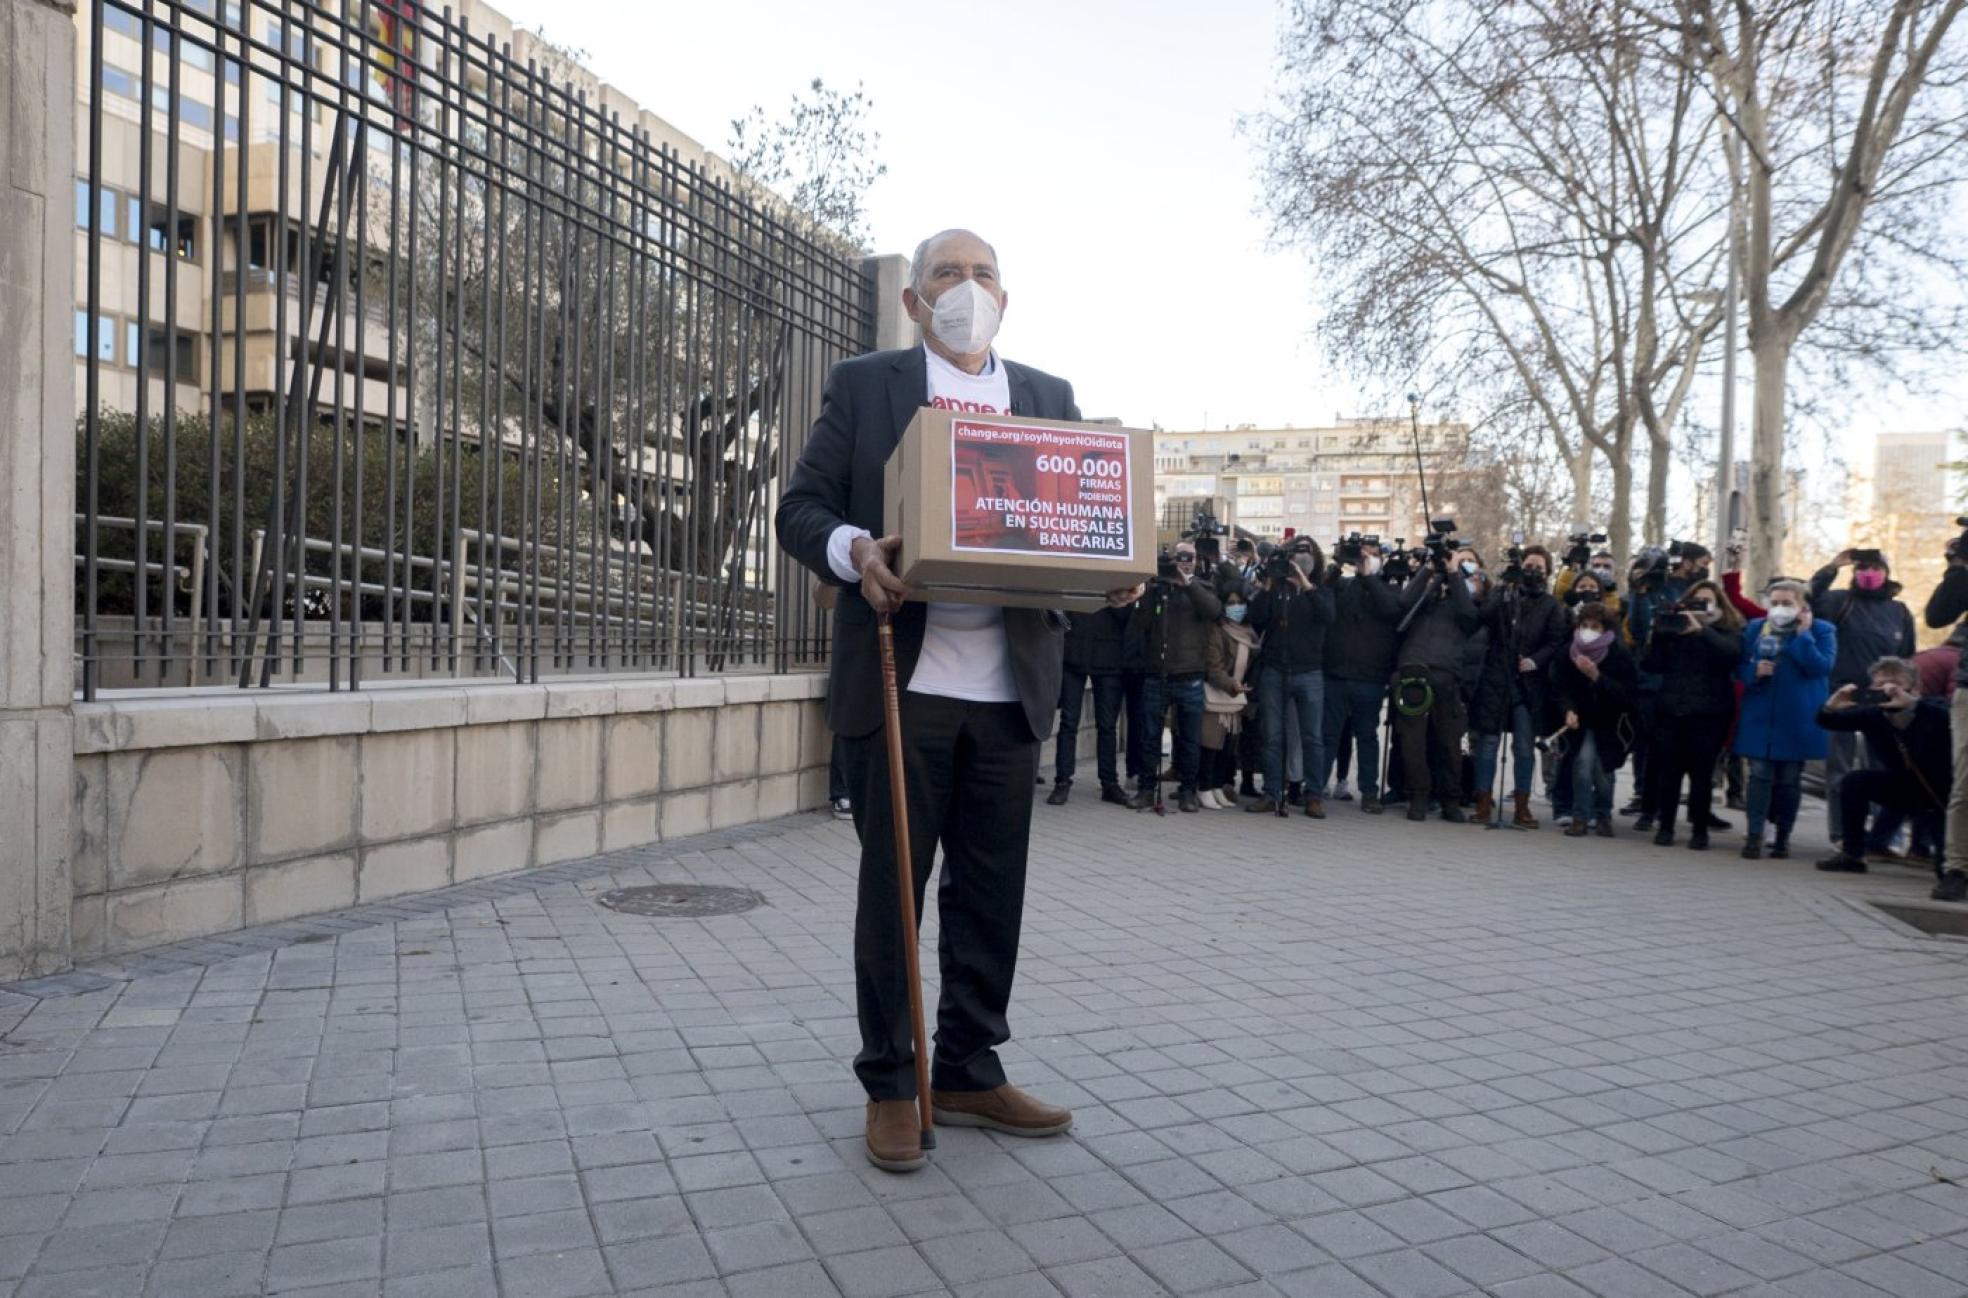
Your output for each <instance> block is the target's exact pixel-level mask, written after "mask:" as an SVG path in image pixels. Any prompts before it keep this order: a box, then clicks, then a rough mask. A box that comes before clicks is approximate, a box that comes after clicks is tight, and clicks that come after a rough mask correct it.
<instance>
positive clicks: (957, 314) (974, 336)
mask: <svg viewBox="0 0 1968 1298" xmlns="http://www.w3.org/2000/svg"><path fill="white" fill-rule="evenodd" d="M929 310H930V321H929V331H930V333H932V334H934V335H935V336H936V341H938V342H940V343H942V344H943V345H944V346H945V347H948V348H949V349H950V350H951V351H953V352H955V353H956V354H957V355H959V356H975V355H977V353H979V352H981V351H983V350H984V349H985V348H986V347H989V346H990V345H991V340H992V339H993V338H996V337H997V336H998V321H999V320H1000V319H1001V318H1002V315H1003V313H1002V311H1001V310H1000V309H999V307H998V300H997V299H996V298H994V297H992V296H991V294H990V291H989V290H988V289H986V288H985V287H984V286H983V285H982V284H979V283H978V282H977V281H976V280H974V279H967V280H964V281H962V282H961V283H957V284H952V285H951V286H950V287H949V288H946V289H944V290H943V295H942V296H941V297H939V298H937V299H936V301H935V302H934V303H932V304H930V308H929Z"/></svg>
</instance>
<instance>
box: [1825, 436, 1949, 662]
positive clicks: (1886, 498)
mask: <svg viewBox="0 0 1968 1298" xmlns="http://www.w3.org/2000/svg"><path fill="white" fill-rule="evenodd" d="M1954 458H1955V455H1954V451H1953V437H1952V435H1951V434H1949V433H1945V432H1927V433H1880V434H1879V435H1878V436H1877V437H1876V438H1875V439H1874V442H1873V452H1872V466H1871V469H1870V471H1869V472H1861V473H1855V474H1854V475H1853V476H1852V490H1851V495H1850V498H1849V501H1848V507H1847V513H1848V516H1849V518H1850V519H1851V543H1852V544H1853V545H1863V546H1872V547H1876V548H1877V549H1880V550H1882V551H1884V552H1885V554H1886V557H1887V559H1888V560H1889V561H1891V563H1892V565H1893V577H1894V579H1895V580H1897V581H1898V582H1899V583H1900V584H1901V585H1902V586H1904V587H1905V588H1906V590H1905V593H1904V595H1903V596H1902V598H1903V599H1905V600H1906V601H1907V603H1908V604H1909V605H1910V606H1911V607H1912V608H1913V609H1914V612H1915V615H1916V620H1919V619H1918V614H1919V611H1920V608H1921V606H1922V605H1923V604H1925V602H1926V599H1927V596H1928V594H1929V593H1930V592H1931V591H1932V590H1933V589H1934V587H1935V586H1936V585H1937V584H1938V583H1939V582H1940V579H1941V573H1942V571H1943V570H1944V569H1945V568H1946V567H1947V559H1946V557H1945V549H1946V546H1947V543H1948V541H1949V540H1950V539H1951V538H1953V537H1954V536H1955V535H1956V534H1957V533H1959V531H1960V530H1961V529H1959V528H1957V527H1956V526H1955V525H1954V520H1955V517H1956V516H1957V515H1958V514H1960V513H1961V512H1962V511H1961V510H1960V509H1959V508H1958V507H1957V504H1956V498H1955V493H1954V490H1953V486H1952V481H1951V477H1952V475H1951V472H1950V470H1949V469H1948V467H1947V466H1948V464H1949V463H1950V462H1951V461H1952V460H1954ZM1920 634H1921V643H1922V644H1923V645H1928V644H1937V643H1939V642H1940V641H1941V640H1943V639H1945V638H1946V636H1947V631H1946V630H1945V629H1943V630H1939V631H1930V630H1929V629H1927V627H1926V626H1925V625H1924V623H1923V624H1922V626H1921V629H1920Z"/></svg>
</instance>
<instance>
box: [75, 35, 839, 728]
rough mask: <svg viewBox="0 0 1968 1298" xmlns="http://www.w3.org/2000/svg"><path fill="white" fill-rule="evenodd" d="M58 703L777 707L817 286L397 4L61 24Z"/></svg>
mask: <svg viewBox="0 0 1968 1298" xmlns="http://www.w3.org/2000/svg"><path fill="white" fill-rule="evenodd" d="M82 27H83V31H82V38H83V42H84V46H85V48H86V51H87V59H88V72H87V79H86V82H85V84H84V87H83V97H84V103H83V105H82V108H81V111H82V112H83V113H85V114H86V117H85V125H86V154H85V161H84V163H83V167H84V169H83V172H82V174H81V175H80V176H79V177H78V179H77V183H76V223H77V231H78V234H77V237H78V240H79V241H80V245H81V248H82V250H83V254H84V260H85V264H86V267H87V272H86V273H87V281H86V287H85V289H84V300H83V301H82V302H81V303H79V304H78V308H77V311H76V363H77V365H78V367H79V371H80V373H79V386H80V387H81V389H82V391H83V393H84V401H83V411H82V413H81V415H80V417H79V418H78V421H77V436H78V438H79V444H78V466H79V480H78V483H77V488H78V491H77V502H78V503H77V509H78V514H77V559H76V562H77V565H78V577H79V580H78V582H77V602H78V608H77V649H78V654H79V658H80V662H81V670H82V688H83V691H84V693H85V695H86V696H88V697H93V696H94V695H95V693H96V691H97V690H98V689H99V688H107V687H115V686H130V685H141V686H157V685H187V684H199V683H209V682H217V681H237V682H238V683H239V684H240V685H242V686H243V685H250V684H254V683H258V684H261V685H266V684H270V683H274V682H276V681H281V682H289V681H306V682H318V683H320V684H321V685H324V686H326V687H327V688H330V689H340V688H355V687H358V686H360V684H361V683H362V682H363V681H364V680H365V678H370V677H373V676H375V675H378V674H388V675H390V676H402V677H412V676H446V677H451V676H457V677H471V676H483V677H502V678H504V679H509V680H519V681H530V680H537V679H539V678H541V677H542V676H543V675H547V674H553V673H566V672H595V671H611V670H632V671H658V672H662V671H675V672H681V673H686V674H688V673H694V672H698V671H725V670H734V669H745V668H771V669H775V670H786V669H788V668H792V667H796V666H799V665H803V664H812V663H817V662H819V661H822V660H824V657H825V654H826V645H827V638H826V630H827V628H826V626H825V615H824V614H823V613H822V612H821V611H820V610H819V609H817V608H816V607H815V605H814V603H813V598H812V591H811V588H810V583H809V582H808V581H806V580H804V579H802V577H801V576H800V574H799V570H798V569H797V568H796V567H795V566H794V565H793V564H792V563H791V562H790V561H789V560H788V559H787V558H786V557H785V556H783V555H782V554H781V553H780V552H779V550H778V548H777V546H776V544H775V542H774V540H773V538H772V534H771V517H772V512H773V506H774V504H775V502H776V496H777V491H778V490H779V488H780V486H781V484H783V482H784V481H785V479H786V478H787V476H788V475H789V473H790V471H791V467H792V464H793V462H794V460H795V459H796V458H797V456H798V454H799V451H800V447H801V444H802V442H803V440H804V437H805V430H806V428H807V427H808V426H809V425H810V423H811V421H812V418H813V416H814V414H815V413H816V411H817V407H818V402H819V391H820V386H821V382H822V380H823V378H824V376H825V373H826V370H827V368H828V366H829V365H831V364H832V363H833V362H834V361H836V360H838V359H840V358H842V357H844V356H850V355H854V354H856V353H858V352H861V351H863V350H866V349H867V347H868V346H869V345H870V343H869V340H870V339H871V337H872V334H873V327H874V322H873V307H872V301H871V294H870V285H869V281H868V279H867V278H866V277H865V276H864V274H863V272H862V269H861V266H860V263H859V261H858V258H857V254H856V252H855V250H853V249H852V248H848V247H844V246H841V245H839V244H838V243H837V241H834V240H832V239H831V238H830V237H829V236H827V235H826V234H825V233H823V232H817V231H814V230H813V229H811V228H810V227H808V226H806V225H805V224H804V223H802V222H800V221H798V220H795V219H792V218H789V217H788V216H787V215H785V214H784V213H783V212H781V211H779V210H778V209H777V207H776V205H774V204H772V203H769V202H761V201H758V200H756V199H755V198H754V197H751V196H748V195H746V194H745V193H742V192H740V191H739V190H738V189H735V188H734V187H733V185H732V184H730V183H728V182H727V181H726V180H724V179H720V178H718V177H716V176H713V175H711V174H707V168H706V167H705V166H703V165H700V164H699V163H697V162H694V161H687V160H685V159H683V158H681V157H679V156H678V154H677V153H676V152H675V151H673V150H672V149H670V148H667V147H665V146H663V145H662V144H660V143H659V142H657V141H656V140H654V139H652V138H651V136H650V134H649V133H648V132H647V131H645V130H644V129H642V127H641V126H640V125H639V124H637V123H634V122H627V123H625V122H623V121H622V120H621V119H620V116H619V114H618V113H617V112H615V111H608V110H604V109H603V108H602V107H601V106H600V105H598V104H597V103H596V102H594V101H593V97H592V96H591V95H590V94H589V93H588V92H587V91H585V90H583V89H582V88H581V86H582V84H583V82H584V78H582V77H581V75H580V74H579V73H578V72H577V70H575V69H573V68H572V67H571V66H567V65H564V64H562V63H561V62H560V60H558V59H557V58H556V57H555V56H553V55H552V53H551V51H548V50H544V49H542V50H540V51H537V52H536V57H529V58H526V59H524V60H523V61H522V60H520V59H517V58H515V56H514V54H513V51H512V47H511V44H510V43H506V42H502V43H496V44H495V42H494V41H493V40H492V39H490V38H489V37H487V36H485V35H482V34H474V33H473V32H472V31H471V30H470V29H469V26H468V24H467V23H465V22H463V21H461V20H458V19H455V18H453V16H452V15H451V13H450V11H449V10H448V9H446V10H444V11H443V12H441V13H434V12H431V11H428V10H426V9H425V8H424V7H423V6H422V5H421V4H419V3H417V2H416V0H343V3H342V4H340V5H321V4H315V3H309V2H307V0H91V2H90V4H89V5H88V7H87V9H86V11H85V15H84V18H83V20H82Z"/></svg>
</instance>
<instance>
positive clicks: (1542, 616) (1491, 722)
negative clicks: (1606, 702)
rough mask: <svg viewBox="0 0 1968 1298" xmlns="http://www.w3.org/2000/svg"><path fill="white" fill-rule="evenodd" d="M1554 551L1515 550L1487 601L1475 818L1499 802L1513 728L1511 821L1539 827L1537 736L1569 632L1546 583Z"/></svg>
mask: <svg viewBox="0 0 1968 1298" xmlns="http://www.w3.org/2000/svg"><path fill="white" fill-rule="evenodd" d="M1550 576H1551V552H1550V551H1549V550H1547V549H1545V548H1544V547H1543V546H1541V545H1533V546H1530V547H1529V548H1527V549H1524V550H1521V551H1519V550H1512V551H1511V552H1510V564H1509V566H1508V567H1506V568H1505V569H1504V570H1503V573H1502V580H1501V584H1500V586H1499V588H1498V589H1497V590H1496V591H1494V592H1493V593H1492V594H1491V595H1490V597H1489V598H1488V599H1487V600H1486V601H1484V603H1483V607H1482V615H1483V625H1484V627H1486V628H1487V629H1488V630H1489V635H1490V643H1489V654H1488V656H1487V658H1486V660H1485V662H1484V665H1483V673H1482V678H1481V680H1480V682H1479V684H1478V685H1477V689H1476V697H1475V698H1474V699H1473V700H1472V701H1471V703H1470V707H1469V729H1470V733H1472V734H1473V735H1475V737H1476V819H1477V821H1479V822H1485V821H1488V820H1489V818H1490V814H1491V812H1492V811H1493V810H1494V807H1493V804H1492V797H1493V790H1494V788H1495V785H1496V773H1497V770H1496V768H1497V755H1498V749H1499V748H1500V747H1501V746H1502V743H1503V732H1504V730H1505V729H1506V728H1508V729H1509V731H1510V756H1511V774H1512V777H1513V782H1512V784H1511V801H1512V802H1513V804H1514V810H1513V813H1512V816H1511V824H1513V825H1515V826H1516V827H1517V828H1519V829H1536V828H1537V827H1538V822H1537V817H1536V816H1533V815H1532V814H1531V782H1532V781H1533V780H1534V779H1535V778H1536V777H1537V748H1536V746H1535V745H1536V743H1537V736H1538V735H1539V734H1540V733H1541V732H1542V729H1543V724H1544V714H1545V706H1546V700H1545V686H1546V684H1547V682H1548V681H1549V679H1550V674H1551V664H1552V663H1553V661H1555V660H1556V658H1557V656H1558V651H1559V650H1560V649H1561V648H1563V646H1564V643H1565V639H1566V637H1567V635H1569V634H1570V631H1571V627H1570V619H1569V618H1568V617H1567V616H1566V613H1565V609H1564V606H1563V605H1561V604H1559V602H1558V600H1557V598H1556V597H1555V596H1553V595H1552V594H1550V592H1548V591H1547V590H1546V589H1545V585H1546V582H1547V581H1548V580H1549V578H1550Z"/></svg>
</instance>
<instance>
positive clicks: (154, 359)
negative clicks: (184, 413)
mask: <svg viewBox="0 0 1968 1298" xmlns="http://www.w3.org/2000/svg"><path fill="white" fill-rule="evenodd" d="M149 341H150V355H149V357H148V359H149V362H150V372H151V373H152V374H163V373H164V372H165V369H164V367H165V364H166V361H165V356H166V349H167V347H168V349H169V355H170V358H171V371H172V372H173V373H174V374H176V375H177V377H178V380H179V382H184V383H195V382H197V381H198V353H197V348H196V347H195V346H194V345H193V344H192V340H191V335H190V334H189V333H186V332H185V331H184V330H182V329H178V330H173V331H172V332H171V334H170V335H169V337H168V338H167V336H166V334H165V331H164V329H163V327H162V326H160V325H152V326H151V327H150V339H149ZM133 363H134V358H133Z"/></svg>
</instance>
